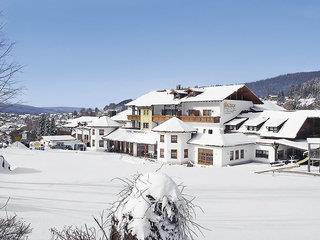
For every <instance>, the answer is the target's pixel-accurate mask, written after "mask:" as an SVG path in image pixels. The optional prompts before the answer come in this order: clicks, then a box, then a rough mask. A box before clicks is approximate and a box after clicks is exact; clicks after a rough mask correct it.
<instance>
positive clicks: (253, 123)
mask: <svg viewBox="0 0 320 240" xmlns="http://www.w3.org/2000/svg"><path fill="white" fill-rule="evenodd" d="M267 120H268V118H264V117H257V118H253V119H249V120H247V121H246V122H245V123H244V125H245V126H246V128H247V130H248V131H254V132H257V131H259V130H260V128H261V127H262V125H263V124H264V123H265V122H266V121H267Z"/></svg>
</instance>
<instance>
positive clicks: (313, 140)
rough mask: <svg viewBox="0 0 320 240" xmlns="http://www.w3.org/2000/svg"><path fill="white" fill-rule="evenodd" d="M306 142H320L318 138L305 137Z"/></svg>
mask: <svg viewBox="0 0 320 240" xmlns="http://www.w3.org/2000/svg"><path fill="white" fill-rule="evenodd" d="M307 142H308V143H314V144H320V138H307Z"/></svg>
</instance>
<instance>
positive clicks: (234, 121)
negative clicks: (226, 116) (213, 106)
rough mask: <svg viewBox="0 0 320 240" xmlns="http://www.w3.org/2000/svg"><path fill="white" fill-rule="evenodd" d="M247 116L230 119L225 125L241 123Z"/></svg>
mask: <svg viewBox="0 0 320 240" xmlns="http://www.w3.org/2000/svg"><path fill="white" fill-rule="evenodd" d="M247 119H248V118H234V119H232V120H231V121H229V122H227V123H226V124H225V125H228V126H237V125H239V124H241V123H243V122H244V121H246V120H247Z"/></svg>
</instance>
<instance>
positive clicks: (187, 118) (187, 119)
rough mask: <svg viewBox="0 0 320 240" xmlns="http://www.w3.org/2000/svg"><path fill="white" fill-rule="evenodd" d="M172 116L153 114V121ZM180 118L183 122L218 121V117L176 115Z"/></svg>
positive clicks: (160, 120)
mask: <svg viewBox="0 0 320 240" xmlns="http://www.w3.org/2000/svg"><path fill="white" fill-rule="evenodd" d="M172 117H174V116H168V115H153V116H152V121H153V122H165V121H167V120H169V119H170V118H172ZM176 117H177V118H179V119H181V120H182V121H183V122H197V123H219V122H220V117H209V116H186V115H182V116H176Z"/></svg>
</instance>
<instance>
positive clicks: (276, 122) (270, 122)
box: [265, 118, 288, 127]
mask: <svg viewBox="0 0 320 240" xmlns="http://www.w3.org/2000/svg"><path fill="white" fill-rule="evenodd" d="M287 120H288V118H270V119H269V120H268V121H267V122H266V124H265V125H266V127H279V126H280V125H281V124H283V123H284V122H285V121H287Z"/></svg>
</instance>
